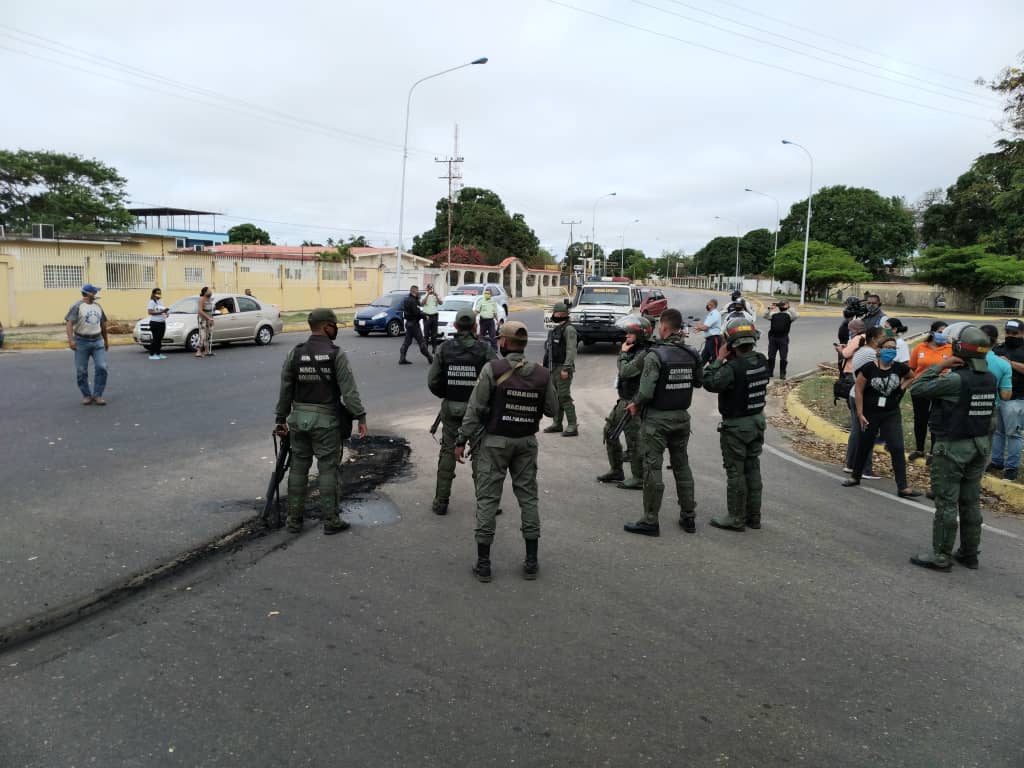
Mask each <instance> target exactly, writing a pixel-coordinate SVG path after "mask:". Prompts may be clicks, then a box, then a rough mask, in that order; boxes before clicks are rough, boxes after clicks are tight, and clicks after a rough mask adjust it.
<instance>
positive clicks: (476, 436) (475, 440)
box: [466, 426, 485, 456]
mask: <svg viewBox="0 0 1024 768" xmlns="http://www.w3.org/2000/svg"><path fill="white" fill-rule="evenodd" d="M484 432H485V430H484V428H483V427H482V426H481V427H480V428H479V429H477V431H476V432H474V433H473V434H472V435H471V436H470V438H469V440H467V441H466V442H467V444H468V445H469V451H468V452H467V453H466V455H467V456H472V455H473V454H474V453H476V452H477V450H478V449H479V448H480V443H481V442H482V441H483V439H484Z"/></svg>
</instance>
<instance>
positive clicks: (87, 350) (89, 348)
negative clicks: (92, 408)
mask: <svg viewBox="0 0 1024 768" xmlns="http://www.w3.org/2000/svg"><path fill="white" fill-rule="evenodd" d="M90 357H91V358H92V364H93V368H94V370H95V376H94V378H95V381H94V382H93V391H92V392H90V391H89V358H90ZM75 373H76V375H77V376H78V389H79V390H81V392H82V397H101V396H102V395H103V390H104V388H105V387H106V386H107V350H106V349H105V348H104V347H103V337H102V336H97V337H96V338H95V339H90V338H86V337H84V336H75Z"/></svg>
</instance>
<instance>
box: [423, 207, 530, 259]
mask: <svg viewBox="0 0 1024 768" xmlns="http://www.w3.org/2000/svg"><path fill="white" fill-rule="evenodd" d="M452 244H453V245H461V246H464V247H467V248H475V249H477V250H478V251H480V252H481V253H482V254H483V255H484V258H485V259H486V263H487V264H498V263H499V262H501V261H502V260H503V259H506V258H508V257H509V256H517V257H518V258H520V259H522V261H523V262H524V263H525V264H526V265H527V266H530V267H535V266H541V265H542V264H543V261H542V260H541V257H540V256H539V254H538V248H539V247H540V241H539V240H538V239H537V236H536V235H535V234H534V232H533V230H532V229H530V227H528V226H527V224H526V221H525V219H524V218H523V215H522V214H521V213H513V214H510V213H509V212H508V210H507V209H506V208H505V204H504V203H502V202H501V198H500V197H498V195H497V194H496V193H494V192H492V191H491V190H489V189H482V188H480V187H465V188H464V189H461V190H459V193H458V195H457V196H456V198H455V200H454V201H453V202H452ZM447 248H448V198H447V197H442V198H441V199H440V200H438V201H437V214H436V216H435V218H434V226H433V228H432V229H428V230H427V231H426V232H424V233H423V234H421V235H417V236H416V237H415V238H413V246H412V252H413V253H415V254H416V255H417V256H423V257H425V258H432V257H434V256H435V255H436V254H439V253H441V251H445V250H446V249H447Z"/></svg>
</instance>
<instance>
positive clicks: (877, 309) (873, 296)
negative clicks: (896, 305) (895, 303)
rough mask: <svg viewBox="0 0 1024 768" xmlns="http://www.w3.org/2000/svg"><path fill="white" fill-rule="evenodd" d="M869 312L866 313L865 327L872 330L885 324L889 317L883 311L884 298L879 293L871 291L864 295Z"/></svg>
mask: <svg viewBox="0 0 1024 768" xmlns="http://www.w3.org/2000/svg"><path fill="white" fill-rule="evenodd" d="M864 304H865V305H866V306H867V310H868V311H867V314H865V315H864V328H865V329H868V330H870V329H871V328H877V327H879V326H883V325H885V321H886V320H887V319H888V318H887V317H886V316H885V313H884V312H882V299H881V297H880V296H879V295H878V294H877V293H869V294H867V296H865V297H864Z"/></svg>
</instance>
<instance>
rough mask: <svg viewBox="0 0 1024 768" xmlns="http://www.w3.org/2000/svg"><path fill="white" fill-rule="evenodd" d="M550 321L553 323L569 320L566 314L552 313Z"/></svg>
mask: <svg viewBox="0 0 1024 768" xmlns="http://www.w3.org/2000/svg"><path fill="white" fill-rule="evenodd" d="M551 321H552V322H554V323H567V322H569V316H568V315H553V316H552V317H551Z"/></svg>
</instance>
